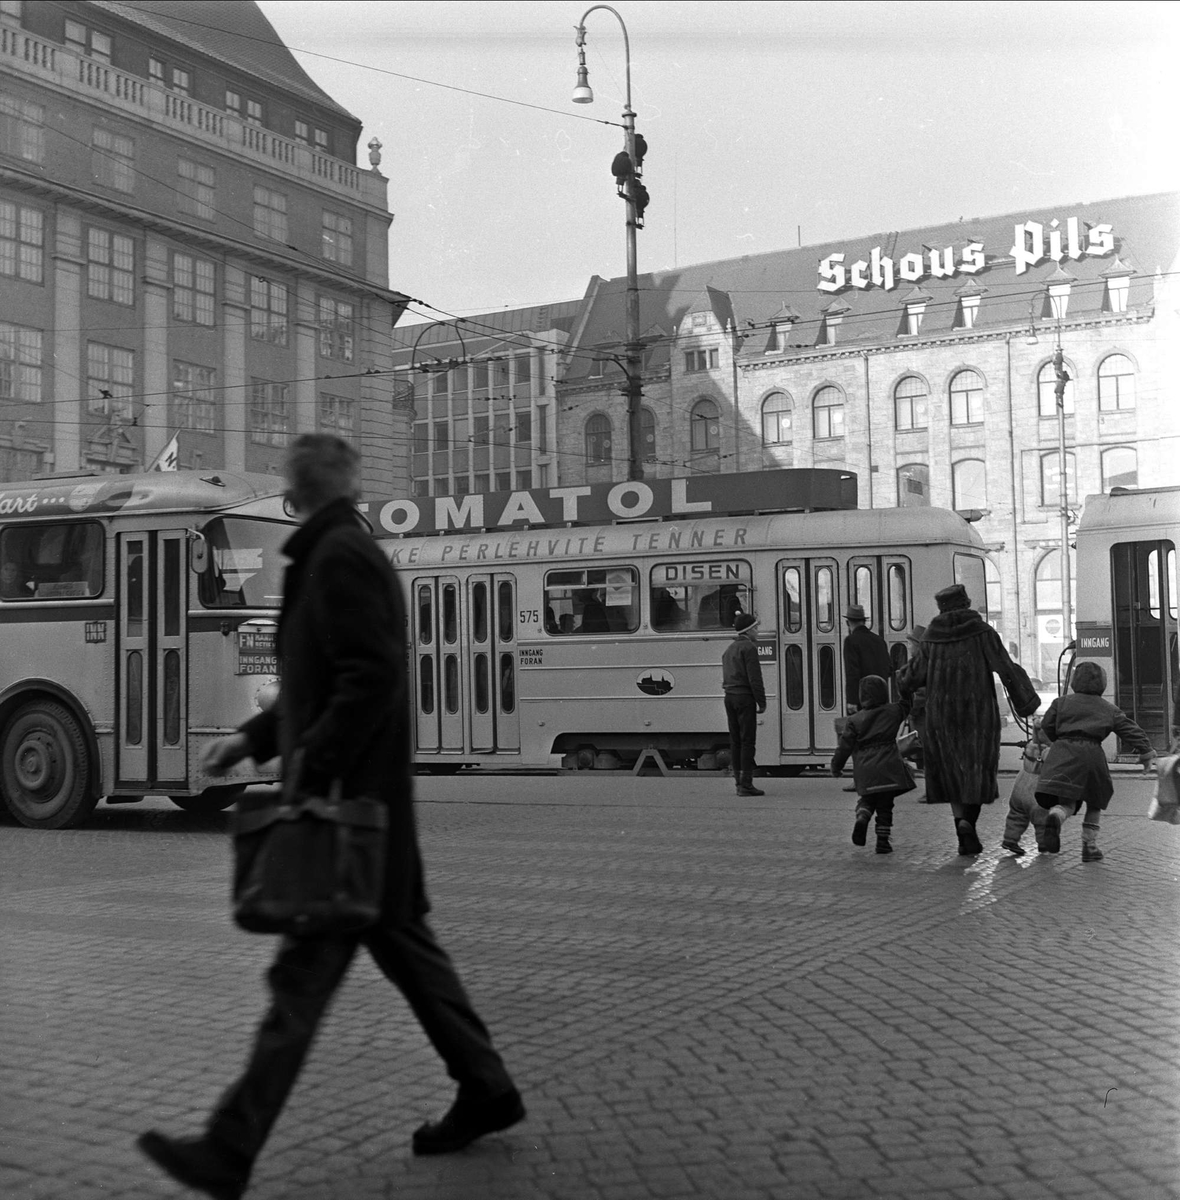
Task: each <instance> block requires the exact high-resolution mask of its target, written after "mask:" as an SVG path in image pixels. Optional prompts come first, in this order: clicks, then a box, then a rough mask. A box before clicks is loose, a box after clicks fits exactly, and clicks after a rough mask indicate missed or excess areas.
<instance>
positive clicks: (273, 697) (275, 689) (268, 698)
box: [254, 679, 279, 712]
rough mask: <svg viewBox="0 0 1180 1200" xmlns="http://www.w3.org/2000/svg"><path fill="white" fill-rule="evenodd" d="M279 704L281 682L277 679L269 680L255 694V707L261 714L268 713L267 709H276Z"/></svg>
mask: <svg viewBox="0 0 1180 1200" xmlns="http://www.w3.org/2000/svg"><path fill="white" fill-rule="evenodd" d="M278 702H279V681H278V680H277V679H268V680H267V681H266V682H265V683H264V684H263V685H262V686H261V687H260V688H259V689H258V691H256V692H255V693H254V707H255V708H256V709H258V711H259V712H266V711H267V709H270V708H274V706H275V705H276V704H277V703H278Z"/></svg>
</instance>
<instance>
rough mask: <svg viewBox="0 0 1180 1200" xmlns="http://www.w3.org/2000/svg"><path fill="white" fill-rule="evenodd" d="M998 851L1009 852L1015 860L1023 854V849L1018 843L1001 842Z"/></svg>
mask: <svg viewBox="0 0 1180 1200" xmlns="http://www.w3.org/2000/svg"><path fill="white" fill-rule="evenodd" d="M1000 849H1001V850H1008V851H1011V853H1013V854H1015V855H1016V857H1017V858H1020V857H1021V855H1023V854H1024V847H1023V846H1022V845H1021V844H1020V843H1019V842H1001V843H1000Z"/></svg>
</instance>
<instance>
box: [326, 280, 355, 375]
mask: <svg viewBox="0 0 1180 1200" xmlns="http://www.w3.org/2000/svg"><path fill="white" fill-rule="evenodd" d="M352 318H353V306H352V304H351V303H350V302H348V301H346V300H333V299H332V298H331V297H329V296H321V297H320V298H319V326H320V357H321V358H336V359H339V360H340V361H341V362H352V349H353V332H352Z"/></svg>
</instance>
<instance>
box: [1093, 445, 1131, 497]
mask: <svg viewBox="0 0 1180 1200" xmlns="http://www.w3.org/2000/svg"><path fill="white" fill-rule="evenodd" d="M1138 486H1139V455H1138V454H1137V453H1136V451H1135V450H1133V449H1132V448H1131V447H1130V446H1112V447H1111V448H1110V449H1109V450H1103V451H1102V490H1103V491H1104V492H1109V491H1110V489H1111V488H1115V487H1138Z"/></svg>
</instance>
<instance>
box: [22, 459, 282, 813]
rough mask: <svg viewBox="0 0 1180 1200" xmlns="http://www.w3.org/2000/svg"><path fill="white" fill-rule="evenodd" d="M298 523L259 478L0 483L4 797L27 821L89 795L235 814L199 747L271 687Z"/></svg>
mask: <svg viewBox="0 0 1180 1200" xmlns="http://www.w3.org/2000/svg"><path fill="white" fill-rule="evenodd" d="M294 527H295V523H294V521H293V519H292V518H291V516H290V515H289V514H288V513H287V512H286V511H285V506H284V502H283V496H282V482H281V481H280V480H279V479H277V478H276V477H274V476H271V475H238V474H233V473H231V472H226V471H221V470H218V471H216V472H213V471H208V472H193V471H177V472H155V473H150V474H142V475H96V476H95V475H92V476H76V477H61V476H58V477H53V478H49V479H44V480H38V481H33V482H28V483H12V484H2V485H0V626H4V629H3V632H2V634H0V799H2V800H3V803H4V806H5V808H6V809H7V810H8V812H9V813H10V814H11V815H12V816H13V817H15V818H16V820H17V821H19V822H21V824H23V825H28V826H32V827H37V828H47V829H61V828H68V827H71V826H76V825H79V824H81V823H82V822H83V821H84V820H85V819H86V817H87V816H88V815H89V814H90V812H91V810H92V809H93V808H94V806H95V804H96V803H97V802H98V800H99V799H100V798H101V797H103V796H105V797H106V798H107V800H108V801H109V802H130V801H134V800H140V799H142V798H143V796H144V795H145V794H160V795H168V796H171V797H172V799H173V801H174V802H175V803H176V804H177V805H178V806H179V807H181V808H183V809H189V810H210V809H213V810H215V809H220V808H225V807H227V806H228V805H230V804H232V803H233V801H234V799H235V798H236V796H237V795H238V794H239V793H240V792H241V790H242V789H243V787H245V786H246V785H247V784H250V783H259V782H267V781H270V780H273V779H274V778H275V776H276V772H275V771H274V770H270V769H269V768H267V767H263V769H261V770H259V769H256V768H255V767H254V766H253V765H252V764H251V763H250V762H249V760H247V761H246V762H245V763H243V764H240V765H239V766H238V767H236V768H234V769H233V770H232V771H231V772H230V773H229V775H228V776H226V777H224V778H221V779H218V780H216V781H214V780H212V779H211V778H208V777H206V776H204V775H202V773H201V771H200V768H199V766H198V760H199V757H200V752H201V749H202V748H203V746H204V745H205V743H207V742H208V741H209V740H210V739H211V738H214V737H219V736H221V735H223V734H226V733H229V732H231V731H232V730H233V729H234V728H235V727H236V726H237V725H238V724H240V723H241V722H242V721H243V720H245V719H246V718H247V717H249V716H251V715H252V714H253V713H254V712H255V711H257V706H259V705H261V704H262V703H264V702H265V701H266V699H267V698H268V696H269V695H272V694H273V693H274V689H275V683H276V676H277V660H276V656H275V647H274V634H275V628H276V616H277V609H278V606H279V603H280V600H281V591H282V572H283V566H284V559H283V558H282V555H281V554H280V552H279V548H280V546H282V544H283V542H284V541H285V540H286V539H287V538H288V537H289V536H290V534H291V532H292V530H293V529H294Z"/></svg>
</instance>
